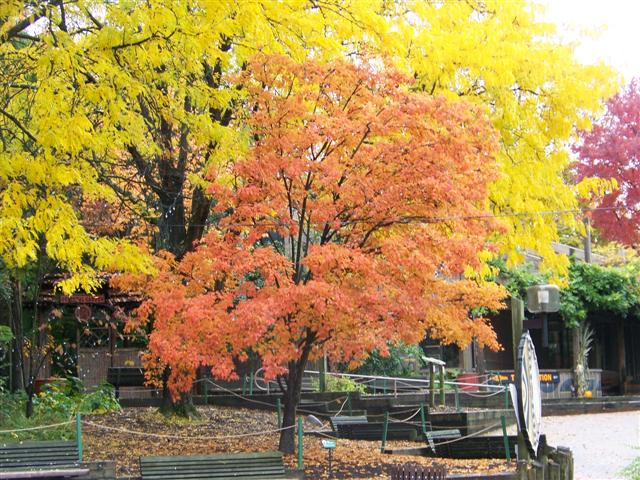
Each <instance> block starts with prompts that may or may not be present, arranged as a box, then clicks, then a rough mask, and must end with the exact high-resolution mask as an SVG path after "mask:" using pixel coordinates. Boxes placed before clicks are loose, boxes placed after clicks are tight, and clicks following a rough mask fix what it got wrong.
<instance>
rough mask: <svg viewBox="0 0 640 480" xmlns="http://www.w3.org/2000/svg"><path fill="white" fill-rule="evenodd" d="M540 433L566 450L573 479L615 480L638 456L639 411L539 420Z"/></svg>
mask: <svg viewBox="0 0 640 480" xmlns="http://www.w3.org/2000/svg"><path fill="white" fill-rule="evenodd" d="M542 432H543V433H545V434H546V435H547V443H548V444H549V445H552V446H554V447H557V446H564V447H569V448H570V449H571V450H572V452H573V456H574V464H575V480H618V479H623V478H624V477H623V476H622V474H621V473H620V472H621V470H622V469H623V468H624V467H626V466H627V465H629V464H630V463H631V462H632V461H633V460H634V459H635V458H636V457H640V412H618V413H597V414H588V415H570V416H562V417H543V418H542Z"/></svg>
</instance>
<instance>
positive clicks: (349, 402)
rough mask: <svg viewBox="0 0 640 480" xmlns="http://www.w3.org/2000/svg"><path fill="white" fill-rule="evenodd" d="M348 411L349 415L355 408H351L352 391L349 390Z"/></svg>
mask: <svg viewBox="0 0 640 480" xmlns="http://www.w3.org/2000/svg"><path fill="white" fill-rule="evenodd" d="M347 411H348V412H349V416H351V415H353V409H352V408H351V392H347Z"/></svg>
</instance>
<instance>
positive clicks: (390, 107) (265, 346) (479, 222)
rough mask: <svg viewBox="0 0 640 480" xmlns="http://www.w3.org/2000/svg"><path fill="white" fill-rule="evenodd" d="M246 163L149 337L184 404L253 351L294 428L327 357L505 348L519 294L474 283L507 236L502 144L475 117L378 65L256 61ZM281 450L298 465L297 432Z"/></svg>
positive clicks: (160, 293) (167, 276) (171, 285)
mask: <svg viewBox="0 0 640 480" xmlns="http://www.w3.org/2000/svg"><path fill="white" fill-rule="evenodd" d="M247 72H248V73H247V74H246V75H245V76H244V78H243V79H242V80H243V82H244V83H245V85H247V91H248V97H247V98H246V111H247V112H248V113H247V116H246V118H244V119H237V121H238V122H245V123H246V128H247V133H248V134H249V135H250V138H251V139H252V146H251V148H250V149H249V152H248V154H247V156H246V158H245V159H244V160H242V161H240V162H237V163H235V164H233V165H230V166H220V167H219V168H218V169H217V170H216V171H215V172H212V173H211V181H212V183H213V185H214V187H212V188H211V191H210V193H211V194H212V195H213V198H214V199H215V200H216V207H215V208H216V210H217V212H218V213H219V214H221V215H222V219H221V220H220V221H219V223H218V224H217V226H216V227H215V228H213V229H212V230H211V231H209V232H208V234H207V235H206V236H205V237H204V238H203V240H202V242H201V244H200V245H199V246H198V248H197V249H196V251H194V252H192V253H188V254H186V255H185V256H184V258H183V259H182V260H181V261H180V262H175V261H173V260H170V259H169V260H165V261H164V262H165V263H164V267H163V268H162V271H161V274H160V275H159V276H158V277H157V278H156V279H155V280H154V285H155V287H153V288H151V289H147V291H148V292H149V293H150V298H149V300H148V302H146V303H145V304H144V305H143V306H142V307H141V309H140V312H139V317H138V318H139V321H143V322H144V321H145V320H146V319H148V318H151V317H153V320H154V329H153V332H152V333H151V337H150V345H149V348H150V351H151V354H152V355H155V356H157V357H158V358H160V359H161V361H162V362H164V363H166V364H169V365H170V366H171V378H170V386H171V388H172V390H173V391H174V392H175V393H176V394H179V393H180V392H183V391H187V390H188V389H189V388H190V386H191V380H192V378H193V375H194V372H195V369H196V367H198V366H201V365H208V366H211V367H212V369H213V373H214V375H216V376H217V377H231V376H233V375H234V363H233V358H235V357H239V358H243V356H244V355H245V354H246V353H245V352H247V350H248V349H252V350H253V351H255V352H256V353H258V354H259V355H260V357H261V360H262V364H263V366H264V370H265V374H266V376H268V377H271V378H273V377H275V376H278V375H283V376H284V378H285V381H286V382H285V384H286V393H285V395H284V404H285V412H284V425H283V426H284V427H290V426H292V425H293V424H294V420H295V418H294V417H295V409H296V406H297V404H298V401H299V399H300V390H301V381H302V374H303V372H304V369H305V366H306V365H307V363H308V361H309V360H313V359H315V358H318V357H320V356H321V355H323V354H326V355H327V356H328V357H329V358H330V359H332V360H335V361H340V362H352V363H357V362H358V361H360V360H362V359H363V358H364V357H365V356H366V355H367V352H369V351H371V350H372V349H375V348H378V349H381V350H383V351H384V350H385V348H386V345H387V341H404V342H417V341H419V340H421V339H422V338H423V337H424V335H425V333H427V334H429V335H430V336H432V337H434V338H440V339H442V340H443V341H444V342H447V343H451V342H454V343H458V344H460V345H464V344H467V343H468V342H469V341H470V340H471V339H472V338H473V337H477V338H478V339H479V340H480V342H481V343H483V344H487V345H489V346H492V347H495V346H497V344H496V340H495V335H494V333H493V331H492V330H491V328H490V327H489V326H488V325H487V324H486V322H485V320H484V319H483V318H471V317H470V315H469V311H470V310H471V309H473V308H474V307H478V306H488V307H491V308H499V306H500V299H501V297H502V294H503V291H502V289H501V288H500V287H498V286H495V285H493V286H491V285H478V284H477V283H475V282H474V281H472V280H466V279H464V278H463V277H462V275H461V274H462V273H463V270H464V269H465V267H467V266H474V265H477V263H478V252H479V251H481V250H482V249H484V248H486V246H487V238H488V236H490V235H491V234H492V233H493V232H494V231H495V229H496V228H497V225H496V224H495V223H494V222H493V221H492V220H490V219H487V218H486V216H485V205H486V201H487V200H486V194H487V183H488V182H490V181H491V180H492V179H493V178H494V177H495V175H496V166H495V162H494V153H495V151H496V148H497V146H496V143H497V137H496V134H495V133H494V131H493V130H492V128H491V126H490V124H489V122H488V121H487V119H486V118H485V116H484V115H483V114H482V112H481V111H480V110H479V109H478V108H476V107H472V106H470V105H469V104H467V103H464V102H451V101H447V100H445V99H444V98H434V97H432V96H429V95H425V94H419V93H412V92H411V90H410V87H411V81H410V80H409V79H408V78H406V77H404V76H403V75H401V74H400V73H398V72H396V71H393V70H391V69H389V68H382V65H380V64H379V63H376V62H372V63H371V64H369V63H363V64H361V65H358V66H356V65H353V64H350V63H346V62H334V63H331V64H329V65H321V64H318V63H315V62H313V61H308V62H306V63H304V64H296V63H294V62H292V61H291V60H289V59H287V58H284V57H280V56H258V57H256V58H254V59H253V61H252V62H251V64H250V65H249V68H248V70H247ZM280 448H281V450H283V451H285V452H291V451H293V430H291V429H288V430H284V431H283V434H282V437H281V441H280Z"/></svg>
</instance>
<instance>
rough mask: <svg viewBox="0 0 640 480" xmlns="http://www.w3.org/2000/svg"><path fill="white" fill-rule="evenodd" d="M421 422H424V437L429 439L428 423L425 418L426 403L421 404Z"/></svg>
mask: <svg viewBox="0 0 640 480" xmlns="http://www.w3.org/2000/svg"><path fill="white" fill-rule="evenodd" d="M420 421H421V422H422V435H424V437H425V439H426V437H427V421H426V418H425V416H424V402H422V403H420Z"/></svg>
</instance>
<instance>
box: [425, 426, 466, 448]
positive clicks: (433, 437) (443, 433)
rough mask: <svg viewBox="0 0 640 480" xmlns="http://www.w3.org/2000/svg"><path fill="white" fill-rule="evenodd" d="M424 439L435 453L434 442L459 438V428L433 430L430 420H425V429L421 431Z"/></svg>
mask: <svg viewBox="0 0 640 480" xmlns="http://www.w3.org/2000/svg"><path fill="white" fill-rule="evenodd" d="M422 434H423V436H424V437H425V440H426V441H427V443H428V444H429V448H431V450H432V451H433V453H436V444H435V442H436V441H438V440H442V441H446V440H454V439H456V438H460V437H461V436H462V435H461V434H460V430H458V429H457V428H451V429H447V430H434V429H433V427H432V425H431V422H426V428H425V431H424V432H422Z"/></svg>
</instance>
